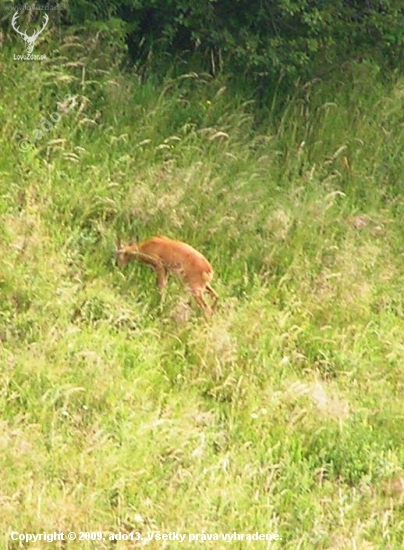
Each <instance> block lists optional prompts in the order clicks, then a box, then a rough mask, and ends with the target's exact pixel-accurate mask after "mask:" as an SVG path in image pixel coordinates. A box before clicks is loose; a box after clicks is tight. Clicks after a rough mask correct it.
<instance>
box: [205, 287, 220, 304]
mask: <svg viewBox="0 0 404 550" xmlns="http://www.w3.org/2000/svg"><path fill="white" fill-rule="evenodd" d="M206 290H207V291H208V292H209V294H210V295H211V296H212V297H213V305H212V311H216V308H217V302H218V300H219V294H218V293H217V292H216V290H214V289H213V288H212V287H211V286H210V284H209V283H207V285H206Z"/></svg>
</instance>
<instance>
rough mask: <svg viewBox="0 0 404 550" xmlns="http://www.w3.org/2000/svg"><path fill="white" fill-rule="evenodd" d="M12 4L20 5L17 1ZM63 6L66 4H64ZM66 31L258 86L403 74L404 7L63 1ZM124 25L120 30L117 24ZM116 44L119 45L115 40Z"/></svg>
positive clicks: (359, 1) (265, 0) (295, 0)
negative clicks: (363, 72)
mask: <svg viewBox="0 0 404 550" xmlns="http://www.w3.org/2000/svg"><path fill="white" fill-rule="evenodd" d="M11 3H13V2H11ZM59 3H61V1H60V2H59ZM63 4H64V5H65V6H67V9H66V11H65V12H64V17H63V24H65V25H69V26H71V25H76V26H78V25H79V26H82V25H83V24H87V25H89V24H91V25H93V26H94V28H97V26H99V28H100V29H102V30H104V29H105V24H106V23H107V24H110V25H111V28H112V26H113V28H114V31H116V29H119V32H120V34H121V36H120V39H121V41H122V40H123V39H124V40H125V42H126V45H127V48H128V51H129V55H130V58H131V60H132V62H133V63H134V64H135V65H137V66H146V65H147V66H148V67H149V68H152V66H153V63H156V64H159V65H160V64H161V62H162V61H164V60H167V59H169V60H170V61H171V62H172V60H173V58H179V57H180V58H181V59H182V60H186V61H190V60H192V61H193V62H194V63H196V65H197V68H198V69H201V70H203V69H204V70H209V71H210V72H211V73H212V74H216V73H218V72H219V71H223V70H224V71H226V72H229V73H233V74H240V73H241V74H243V75H245V76H246V77H247V78H251V79H253V80H254V81H257V80H259V81H261V82H262V81H263V82H268V81H273V80H274V79H278V78H279V77H283V78H286V79H291V80H294V79H295V78H296V77H297V76H299V77H301V78H303V79H304V78H312V77H313V76H316V75H317V74H319V73H320V74H321V73H323V72H324V71H329V70H330V69H331V70H332V69H334V68H336V69H338V68H339V67H341V66H342V65H343V64H344V63H345V62H348V61H351V60H363V59H371V60H373V61H376V62H377V63H378V64H379V65H382V66H389V67H401V66H402V62H403V54H402V52H403V45H404V30H403V29H404V5H403V3H402V2H400V1H398V0H259V1H258V0H253V1H251V0H199V1H198V2H195V1H194V0H97V1H95V2H93V1H90V0H64V2H63ZM118 21H121V23H122V24H121V25H118V24H117V22H118ZM114 36H116V40H117V41H119V39H118V37H117V35H116V33H115V34H114Z"/></svg>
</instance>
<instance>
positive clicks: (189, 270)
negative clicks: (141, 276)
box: [115, 236, 219, 316]
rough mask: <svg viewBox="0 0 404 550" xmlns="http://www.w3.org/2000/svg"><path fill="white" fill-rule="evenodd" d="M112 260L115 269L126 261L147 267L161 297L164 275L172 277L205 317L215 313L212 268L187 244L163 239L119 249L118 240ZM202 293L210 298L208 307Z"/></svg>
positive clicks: (164, 286) (215, 301) (154, 238)
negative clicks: (186, 289)
mask: <svg viewBox="0 0 404 550" xmlns="http://www.w3.org/2000/svg"><path fill="white" fill-rule="evenodd" d="M115 258H116V263H117V265H118V267H125V266H126V265H127V264H128V262H130V260H138V261H140V262H143V263H144V264H146V265H148V266H150V267H151V268H152V269H153V270H154V271H155V273H156V275H157V285H158V287H159V290H160V292H161V293H162V295H164V290H165V288H166V285H167V279H168V275H169V274H170V273H172V274H174V275H176V276H177V277H179V278H180V279H181V280H182V281H183V282H184V284H185V285H186V286H187V288H188V289H189V291H190V292H191V294H192V295H193V297H194V298H195V300H196V301H197V303H198V304H199V306H200V307H201V308H202V310H203V312H204V313H205V315H206V316H210V315H212V313H213V312H214V311H215V309H216V305H217V301H218V299H219V295H218V294H217V293H216V292H215V290H213V288H212V287H211V285H210V281H211V280H212V277H213V269H212V266H211V265H210V263H209V262H208V260H207V259H206V258H205V257H204V256H203V255H202V254H201V253H200V252H198V251H197V250H195V248H192V246H190V245H189V244H186V243H183V242H181V241H174V240H172V239H169V238H168V237H164V236H158V237H152V238H151V239H149V240H147V241H144V242H142V243H130V244H128V245H123V246H122V245H121V243H120V242H119V241H118V243H117V250H116V253H115ZM205 291H207V292H208V294H210V295H211V296H212V298H213V306H212V307H210V306H209V305H208V304H207V302H206V300H205V297H204V293H205Z"/></svg>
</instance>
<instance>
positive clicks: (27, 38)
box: [11, 11, 49, 54]
mask: <svg viewBox="0 0 404 550" xmlns="http://www.w3.org/2000/svg"><path fill="white" fill-rule="evenodd" d="M18 16H19V14H18V11H16V12H15V14H14V15H13V18H12V20H11V25H12V27H13V29H14V30H15V31H16V32H18V34H20V35H21V36H22V37H23V39H24V42H26V44H27V53H28V54H30V53H32V50H33V49H34V43H35V40H36V39H37V38H38V36H39V35H40V34H41V32H42V31H43V30H44V28H45V27H46V25H47V24H48V21H49V17H48V15H47V14H46V13H45V14H44V23H43V25H42V28H41V29H39V31H36V32H34V34H33V35H31V36H28V35H27V31H25V32H21V31H20V27H16V23H17V19H18Z"/></svg>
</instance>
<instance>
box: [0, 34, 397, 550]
mask: <svg viewBox="0 0 404 550" xmlns="http://www.w3.org/2000/svg"><path fill="white" fill-rule="evenodd" d="M22 49H23V43H22V41H20V42H18V43H17V42H16V43H15V45H14V46H13V48H11V46H10V45H8V44H7V43H6V44H5V47H4V48H3V49H2V50H1V56H0V66H1V73H2V76H1V80H0V92H1V104H0V128H1V133H0V136H1V137H0V139H1V152H2V154H1V155H0V195H1V197H0V232H1V240H0V258H1V259H0V297H1V307H0V365H1V368H0V410H1V416H0V423H1V431H0V449H1V453H0V467H1V471H2V476H1V480H0V504H1V510H2V511H1V515H0V532H1V534H2V535H1V539H0V540H1V542H0V547H1V548H5V549H17V548H25V547H30V548H41V549H42V548H45V547H46V548H48V547H54V548H65V547H72V548H73V547H75V548H83V549H87V548H101V549H103V548H105V549H107V548H108V549H109V548H140V547H143V546H144V547H146V548H149V549H150V550H154V549H156V550H157V549H164V548H166V549H177V548H184V549H187V548H194V547H199V548H204V549H205V548H206V549H210V548H212V549H213V548H215V549H222V548H228V547H231V548H235V549H236V548H237V549H244V548H257V549H258V548H259V549H261V548H262V549H269V548H270V549H275V548H282V549H288V550H296V549H298V550H311V549H313V548H316V549H321V550H322V549H324V550H345V549H346V550H348V549H352V550H354V549H355V550H376V549H377V550H386V549H390V550H399V549H400V548H402V544H403V540H404V473H403V469H402V465H403V463H404V446H403V426H404V403H403V394H404V378H403V358H404V320H403V314H404V301H403V296H404V257H403V245H404V233H403V216H404V198H403V194H402V188H403V174H404V153H403V151H404V130H403V128H404V126H403V121H404V118H403V116H404V115H403V113H404V80H403V79H400V78H398V77H397V78H394V79H391V81H389V82H387V81H386V80H385V79H384V78H383V77H382V75H381V74H379V72H378V70H377V69H376V68H375V67H373V66H370V65H369V66H368V65H367V64H365V63H364V64H357V65H352V66H350V67H348V68H347V69H346V73H345V75H344V79H343V80H342V79H341V80H339V79H337V78H335V79H334V80H333V82H328V83H327V82H323V81H320V80H319V81H315V82H312V83H309V84H308V85H306V86H305V87H298V86H297V87H296V92H295V94H294V95H292V96H291V97H290V98H289V99H287V100H286V99H285V98H275V99H274V100H273V101H272V102H269V101H268V104H263V105H261V106H257V104H256V103H255V102H254V101H253V100H250V99H249V97H248V94H243V89H242V86H236V85H234V84H232V83H231V82H229V81H226V79H225V78H224V77H223V78H218V79H211V78H210V77H209V76H208V75H204V74H196V73H193V72H188V73H187V74H185V75H182V76H178V75H177V74H176V73H175V72H174V71H173V73H172V75H171V76H170V75H168V76H166V77H165V78H159V79H158V78H155V79H153V78H152V77H150V78H148V79H142V78H140V77H139V76H138V75H137V74H135V73H134V72H131V71H129V72H126V73H125V72H120V71H119V70H118V68H117V66H115V64H114V63H113V61H112V59H113V58H112V59H111V62H110V63H108V60H107V58H105V52H104V53H103V55H101V54H100V53H99V52H100V51H102V49H101V47H100V44H98V43H97V42H96V39H94V43H93V44H92V43H89V44H87V45H84V44H83V42H82V41H80V40H79V39H77V38H75V37H74V36H71V37H69V38H66V40H64V42H63V44H59V45H58V46H57V45H55V46H54V47H53V48H52V49H49V52H48V59H47V60H45V61H25V62H24V61H17V60H14V59H13V54H14V53H18V54H20V53H22ZM67 96H69V97H70V98H71V99H69V97H67ZM281 99H282V101H281ZM281 103H282V105H283V107H282V108H280V107H279V105H280V104H281ZM55 113H56V115H55ZM51 115H53V119H52V117H51ZM57 115H59V116H57ZM44 118H45V119H46V120H47V121H48V124H46V123H45V122H44ZM52 120H55V121H56V122H52ZM43 128H47V130H44V129H43ZM41 134H42V135H41ZM28 140H29V141H28ZM155 234H165V235H167V236H169V237H172V238H176V239H180V240H184V241H186V242H189V243H190V244H191V245H193V246H194V247H196V248H197V249H199V250H200V251H201V252H203V253H204V254H205V255H206V257H207V258H208V259H209V260H210V262H211V263H212V265H213V267H214V269H215V278H214V280H213V283H212V284H213V287H214V288H215V289H216V290H217V292H218V293H219V294H220V308H219V310H218V312H217V314H216V315H215V316H214V317H213V318H212V319H211V320H209V321H206V320H205V319H204V318H203V316H202V315H201V313H200V311H199V310H198V308H197V307H196V306H195V304H194V303H193V302H192V301H191V300H190V298H189V296H188V294H187V293H186V292H185V291H184V289H183V288H182V287H181V285H180V284H179V283H178V282H176V281H175V280H174V279H172V280H170V282H169V286H168V292H167V298H166V300H165V302H164V304H160V301H159V295H158V292H157V289H156V284H155V278H154V275H153V273H152V272H151V270H149V269H147V268H146V267H144V266H142V265H138V264H135V263H133V264H131V265H129V266H128V267H127V268H125V269H124V270H119V269H117V268H116V267H115V265H114V262H113V254H114V248H115V239H116V237H117V235H119V236H121V238H122V239H123V240H125V239H126V240H129V239H133V238H135V237H137V236H138V237H139V238H140V239H146V238H148V237H150V236H153V235H155ZM12 531H17V532H19V533H42V532H48V533H49V532H54V531H64V532H65V533H67V532H68V531H76V532H77V533H78V532H90V531H97V532H98V531H99V532H103V533H104V535H105V537H106V540H105V541H97V542H94V541H81V542H78V541H76V542H75V543H67V544H65V543H61V542H54V543H53V544H45V543H44V542H42V543H36V544H31V545H28V544H27V545H26V544H24V543H22V542H19V541H13V540H11V538H10V533H11V532H12ZM132 531H133V532H140V533H141V535H142V536H143V537H144V539H143V541H125V542H124V541H118V542H111V541H109V540H108V534H109V533H117V532H121V533H130V532H132ZM158 531H159V532H160V533H170V532H177V533H210V534H213V533H217V534H221V533H230V534H232V533H234V532H237V533H244V534H247V533H251V534H253V533H256V532H259V533H278V534H279V536H280V537H281V538H282V540H281V541H279V540H278V541H272V542H271V541H260V542H253V541H252V542H248V543H247V542H240V541H234V542H231V543H229V542H224V541H214V540H211V541H208V540H207V541H201V542H198V543H196V542H195V543H191V542H189V541H188V542H187V541H185V542H183V543H181V544H180V543H178V542H173V541H162V540H160V541H157V540H153V541H149V540H148V536H147V532H158Z"/></svg>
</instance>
